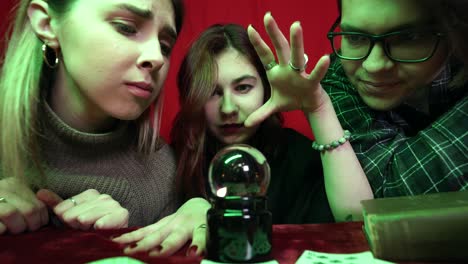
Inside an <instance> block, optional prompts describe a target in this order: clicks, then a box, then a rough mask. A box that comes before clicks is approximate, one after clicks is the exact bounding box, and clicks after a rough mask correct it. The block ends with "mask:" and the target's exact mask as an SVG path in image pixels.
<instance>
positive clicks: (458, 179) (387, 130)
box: [322, 56, 468, 197]
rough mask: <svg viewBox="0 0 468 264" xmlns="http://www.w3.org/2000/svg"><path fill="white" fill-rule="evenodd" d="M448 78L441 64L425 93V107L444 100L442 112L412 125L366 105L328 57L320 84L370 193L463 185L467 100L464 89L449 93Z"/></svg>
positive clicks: (467, 163) (467, 161)
mask: <svg viewBox="0 0 468 264" xmlns="http://www.w3.org/2000/svg"><path fill="white" fill-rule="evenodd" d="M450 79H451V73H450V67H446V69H445V71H444V72H443V73H442V74H441V75H440V78H438V79H437V80H435V81H434V82H433V83H432V89H431V91H430V95H429V98H430V109H436V108H437V107H438V106H441V105H445V108H447V111H445V112H444V113H442V114H441V115H439V114H437V115H435V116H434V115H432V111H431V115H432V118H433V119H434V120H435V121H433V122H431V124H430V125H429V126H427V127H425V128H423V129H421V128H414V127H412V124H411V123H409V122H407V120H405V119H404V118H403V117H402V116H401V115H400V114H399V112H398V111H397V109H395V110H392V111H387V112H382V111H375V110H372V109H370V108H369V107H368V106H367V105H366V104H365V103H364V102H363V101H362V100H361V97H360V96H359V94H358V93H357V91H356V90H355V88H354V87H353V85H352V84H351V83H350V81H349V80H348V78H347V77H346V75H345V73H344V70H343V68H342V66H341V63H340V60H339V59H337V58H336V57H334V56H332V63H331V65H330V68H329V70H328V73H327V75H326V76H325V78H324V79H323V80H322V86H323V88H324V89H325V90H326V91H327V93H328V94H329V96H330V97H331V99H332V102H333V105H334V107H335V110H336V112H337V115H338V118H339V120H340V122H341V124H342V126H343V128H344V129H348V130H350V131H351V132H352V133H353V136H352V138H351V144H352V145H353V148H354V150H355V152H356V155H357V157H358V159H359V161H360V162H361V165H362V166H363V168H364V171H365V173H366V175H367V177H368V179H369V182H370V184H371V186H372V189H373V191H374V194H375V196H376V197H390V196H402V195H417V194H424V193H434V192H444V191H458V190H468V147H467V144H468V118H467V116H468V99H467V95H466V94H467V93H466V90H465V91H463V93H464V95H463V96H461V99H458V101H457V100H455V98H453V96H452V98H451V95H453V93H451V92H450V89H449V88H448V82H449V81H450ZM463 89H466V87H464V88H463ZM459 97H460V96H459ZM457 98H458V97H457ZM449 102H452V103H450V104H452V105H449ZM413 111H414V114H415V115H416V114H417V113H416V112H417V110H414V109H413ZM410 114H411V112H410ZM419 115H421V113H419ZM427 118H428V119H430V118H431V116H427ZM410 130H416V132H417V133H414V134H413V135H411V133H409V132H408V131H410Z"/></svg>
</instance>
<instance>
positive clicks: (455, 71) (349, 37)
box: [321, 0, 468, 197]
mask: <svg viewBox="0 0 468 264" xmlns="http://www.w3.org/2000/svg"><path fill="white" fill-rule="evenodd" d="M338 4H339V5H338V6H339V11H340V16H339V17H338V19H337V20H336V22H335V23H334V24H333V26H332V27H331V29H330V32H329V33H328V39H329V40H330V42H331V45H332V48H333V53H334V54H333V55H332V56H331V64H330V67H329V70H328V72H327V75H326V76H325V77H324V79H323V80H322V82H321V84H322V86H323V88H324V89H325V91H326V92H327V93H328V94H329V96H330V98H331V99H332V102H333V105H334V107H335V110H336V112H337V115H338V118H339V120H340V122H341V124H342V125H343V127H345V128H346V129H348V130H350V131H351V133H352V134H353V137H352V139H351V144H352V146H353V148H354V150H355V152H356V155H357V157H358V159H359V161H360V162H361V165H362V166H363V168H364V171H365V173H366V175H367V178H368V179H369V182H370V184H371V187H372V189H373V192H374V195H375V197H389V196H402V195H416V194H424V193H433V192H445V191H458V190H466V189H468V177H467V176H468V156H467V155H468V147H467V145H468V144H467V143H468V133H467V131H468V118H467V113H468V104H467V96H466V95H467V93H466V91H467V75H468V71H467V69H466V63H467V59H466V58H467V57H466V51H464V50H463V48H462V47H463V45H466V40H465V41H464V42H463V38H465V39H466V38H467V33H468V30H467V27H468V26H467V25H468V23H467V21H468V19H466V18H467V15H466V14H462V13H461V10H467V7H468V4H467V3H466V1H459V0H458V1H457V0H455V1H453V0H452V1H424V0H412V1H407V0H394V1H386V0H343V1H338ZM463 20H464V21H463Z"/></svg>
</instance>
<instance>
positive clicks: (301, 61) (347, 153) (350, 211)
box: [244, 12, 373, 221]
mask: <svg viewBox="0 0 468 264" xmlns="http://www.w3.org/2000/svg"><path fill="white" fill-rule="evenodd" d="M264 24H265V29H266V32H267V33H268V36H269V37H270V39H271V42H272V43H273V46H274V48H275V51H276V55H277V57H278V62H276V60H275V56H274V54H273V52H272V50H271V49H270V48H269V47H268V45H267V44H266V43H265V42H264V41H263V39H262V38H261V36H260V35H259V34H258V32H257V31H256V30H255V29H254V28H253V27H252V26H249V28H248V34H249V38H250V41H251V43H252V44H253V46H254V47H255V50H256V51H257V54H258V55H259V57H260V59H261V61H262V62H263V65H264V66H265V69H266V73H267V76H268V80H269V82H270V85H271V97H270V99H269V100H268V101H267V102H266V103H265V104H264V105H263V106H262V107H260V108H259V109H257V110H256V111H255V112H253V113H252V114H251V115H250V116H249V117H248V118H247V120H246V121H245V123H244V124H245V126H253V125H255V124H258V123H260V122H261V121H263V120H264V119H266V118H267V117H268V116H269V115H271V114H273V113H275V112H280V111H290V110H302V111H303V112H304V114H305V115H306V117H307V119H308V121H309V124H310V127H311V129H312V131H313V133H314V137H315V143H314V144H313V145H312V146H311V147H312V148H314V149H317V150H318V151H320V152H321V159H322V165H323V171H324V177H325V188H326V192H327V197H328V201H329V203H330V207H331V209H332V212H333V215H334V217H335V220H336V221H349V220H360V219H362V208H361V204H360V201H361V200H364V199H372V198H373V193H372V189H371V187H370V185H369V182H368V180H367V178H366V175H365V174H364V171H363V169H362V167H361V165H360V163H359V161H358V159H357V158H356V155H355V153H354V150H353V148H352V147H351V145H350V143H349V139H350V137H351V135H350V134H349V131H346V130H344V129H343V128H342V126H341V124H340V122H339V120H338V118H337V116H336V113H335V110H334V108H333V105H332V102H331V100H330V97H329V96H328V94H327V93H326V92H325V91H324V89H323V88H322V86H321V84H320V81H321V79H322V78H323V77H324V76H325V73H326V71H327V69H328V66H329V63H330V60H329V57H328V56H327V55H325V56H323V57H322V58H320V59H319V61H318V62H317V64H316V66H315V68H314V69H313V70H312V71H311V72H310V74H308V73H307V72H306V66H307V65H306V64H307V60H308V58H307V56H306V55H305V53H304V49H305V48H304V41H303V31H302V27H301V24H300V23H299V22H295V23H293V24H292V25H291V28H290V41H289V42H288V40H287V38H286V37H285V36H284V35H283V33H282V32H281V31H280V29H279V27H278V25H277V24H276V21H275V20H274V18H273V16H272V15H271V13H269V12H268V13H267V14H266V15H265V17H264ZM310 173H314V172H313V171H311V172H310ZM349 186H353V188H349Z"/></svg>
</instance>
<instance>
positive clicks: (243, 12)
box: [0, 0, 337, 141]
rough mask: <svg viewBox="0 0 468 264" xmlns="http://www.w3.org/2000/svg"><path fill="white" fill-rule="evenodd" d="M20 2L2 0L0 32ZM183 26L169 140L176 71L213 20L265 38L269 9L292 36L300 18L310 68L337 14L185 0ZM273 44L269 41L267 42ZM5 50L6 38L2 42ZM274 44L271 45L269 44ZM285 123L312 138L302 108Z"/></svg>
mask: <svg viewBox="0 0 468 264" xmlns="http://www.w3.org/2000/svg"><path fill="white" fill-rule="evenodd" d="M16 2H17V1H14V0H1V2H0V22H1V26H0V33H1V34H2V36H4V35H5V29H6V27H7V24H8V17H9V16H8V14H9V13H8V12H9V10H10V9H11V8H12V7H13V5H14V4H15V3H16ZM185 4H186V16H185V21H184V27H183V29H182V32H181V34H180V37H179V39H178V41H177V44H176V47H175V48H174V51H173V55H172V62H171V63H172V65H171V70H170V72H169V76H168V78H167V81H166V86H165V89H164V109H163V119H162V127H161V134H162V136H163V137H164V138H165V139H167V140H169V141H170V139H169V133H170V129H171V126H172V122H173V119H174V117H175V115H176V113H177V111H178V109H179V104H178V92H177V87H176V74H177V71H178V69H179V65H180V62H181V60H182V57H183V55H184V53H185V51H186V50H187V47H188V46H189V45H190V43H191V41H193V40H194V39H195V38H196V37H197V36H198V35H199V34H200V33H201V32H202V31H203V30H204V29H206V28H207V27H208V26H210V25H212V24H214V23H238V24H241V25H243V26H245V27H247V26H248V25H249V24H252V25H253V26H254V27H255V28H256V29H257V30H258V31H259V32H260V34H261V35H262V36H263V37H264V38H265V39H266V33H265V30H264V27H263V15H264V14H265V13H266V12H267V11H270V12H271V13H272V15H273V16H274V17H275V19H276V21H277V22H278V24H279V25H280V28H281V29H282V31H283V32H284V33H285V34H286V35H287V36H288V38H289V27H290V25H291V24H292V23H293V22H294V21H300V22H301V25H302V27H303V29H304V41H305V52H306V53H307V54H308V56H309V68H308V70H311V69H312V67H313V66H314V65H315V63H316V61H317V60H318V58H320V56H322V55H323V54H325V53H330V51H331V49H330V45H329V43H328V40H327V38H326V32H327V31H328V29H329V28H330V26H331V24H332V23H333V21H334V19H335V18H336V16H337V8H336V1H334V0H329V1H325V0H321V1H318V0H315V1H314V0H289V1H285V0H233V1H226V0H185ZM268 43H269V44H271V43H270V42H268ZM0 46H1V48H2V50H3V47H4V41H2V42H1V43H0ZM270 47H271V45H270ZM284 116H285V125H286V126H288V127H292V128H294V129H296V130H298V131H299V132H301V133H303V134H305V135H307V136H309V137H312V131H311V130H310V128H309V126H308V123H307V121H306V119H305V118H304V116H303V114H302V113H301V112H300V111H292V112H288V113H285V115H284Z"/></svg>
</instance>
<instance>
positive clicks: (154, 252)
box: [148, 245, 163, 256]
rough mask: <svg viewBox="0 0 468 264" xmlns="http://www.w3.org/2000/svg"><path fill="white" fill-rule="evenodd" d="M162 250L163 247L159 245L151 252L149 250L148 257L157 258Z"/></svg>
mask: <svg viewBox="0 0 468 264" xmlns="http://www.w3.org/2000/svg"><path fill="white" fill-rule="evenodd" d="M162 249H163V247H162V246H161V245H159V246H157V247H155V248H154V249H153V250H151V251H150V252H149V254H148V255H150V256H158V255H159V253H161V251H162Z"/></svg>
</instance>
